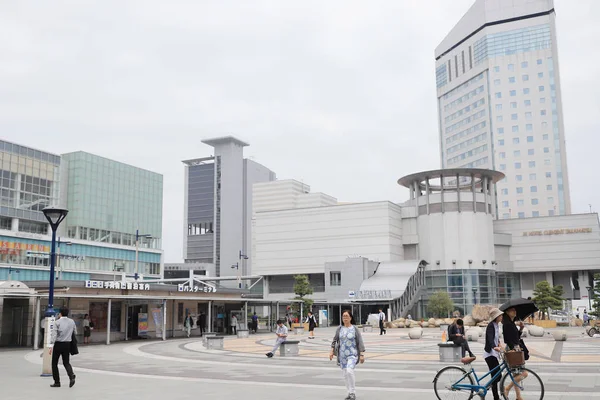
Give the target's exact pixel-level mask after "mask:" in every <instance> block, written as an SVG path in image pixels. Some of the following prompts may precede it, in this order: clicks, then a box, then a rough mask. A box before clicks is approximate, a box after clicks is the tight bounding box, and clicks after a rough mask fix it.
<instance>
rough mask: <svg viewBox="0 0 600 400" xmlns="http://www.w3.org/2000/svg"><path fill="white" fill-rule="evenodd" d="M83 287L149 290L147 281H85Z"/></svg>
mask: <svg viewBox="0 0 600 400" xmlns="http://www.w3.org/2000/svg"><path fill="white" fill-rule="evenodd" d="M85 287H86V288H88V289H118V290H143V291H146V290H150V285H149V284H148V283H138V282H110V281H85Z"/></svg>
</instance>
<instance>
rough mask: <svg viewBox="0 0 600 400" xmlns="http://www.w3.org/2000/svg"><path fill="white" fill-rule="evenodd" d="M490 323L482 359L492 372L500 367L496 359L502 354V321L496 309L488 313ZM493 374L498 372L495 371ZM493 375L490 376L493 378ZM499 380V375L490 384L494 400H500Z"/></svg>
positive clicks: (500, 312)
mask: <svg viewBox="0 0 600 400" xmlns="http://www.w3.org/2000/svg"><path fill="white" fill-rule="evenodd" d="M490 321H491V322H490V323H489V324H488V326H487V329H486V330H485V346H484V348H483V349H484V353H483V357H484V359H485V363H486V364H487V365H488V368H489V369H490V371H491V370H493V369H494V368H496V367H498V365H500V362H499V361H498V359H499V358H500V353H502V345H501V344H500V322H501V321H502V311H500V310H499V309H497V308H493V309H492V310H491V311H490ZM495 372H498V371H497V370H496V371H495ZM493 375H494V374H492V376H493ZM499 380H500V375H498V378H497V379H495V380H494V382H492V394H493V396H494V400H500V395H499V394H498V381H499Z"/></svg>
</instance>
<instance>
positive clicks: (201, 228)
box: [188, 222, 215, 236]
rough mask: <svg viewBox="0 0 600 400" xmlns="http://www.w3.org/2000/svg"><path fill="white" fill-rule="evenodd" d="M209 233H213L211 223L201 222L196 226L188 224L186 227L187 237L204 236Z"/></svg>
mask: <svg viewBox="0 0 600 400" xmlns="http://www.w3.org/2000/svg"><path fill="white" fill-rule="evenodd" d="M209 233H215V232H214V230H213V223H212V222H201V223H198V224H189V225H188V235H189V236H197V235H206V234H209Z"/></svg>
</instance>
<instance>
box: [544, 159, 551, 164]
mask: <svg viewBox="0 0 600 400" xmlns="http://www.w3.org/2000/svg"><path fill="white" fill-rule="evenodd" d="M544 165H552V163H551V162H550V160H549V159H548V158H547V159H545V160H544Z"/></svg>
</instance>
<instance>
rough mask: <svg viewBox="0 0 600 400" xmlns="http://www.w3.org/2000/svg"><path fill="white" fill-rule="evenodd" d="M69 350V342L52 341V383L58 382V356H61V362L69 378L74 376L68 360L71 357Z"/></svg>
mask: <svg viewBox="0 0 600 400" xmlns="http://www.w3.org/2000/svg"><path fill="white" fill-rule="evenodd" d="M70 350H71V342H56V343H54V347H53V348H52V377H53V378H54V383H60V374H59V373H58V359H59V358H60V357H62V362H63V365H64V366H65V369H66V370H67V375H68V376H69V379H73V378H74V377H75V374H74V373H73V367H71V363H70V362H69V358H70V357H71V354H70V353H69V351H70Z"/></svg>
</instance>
